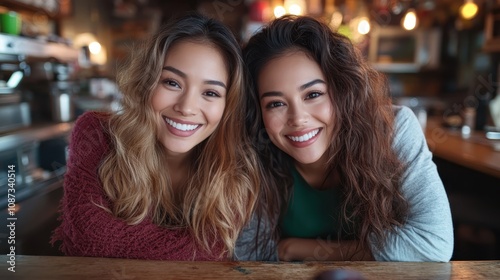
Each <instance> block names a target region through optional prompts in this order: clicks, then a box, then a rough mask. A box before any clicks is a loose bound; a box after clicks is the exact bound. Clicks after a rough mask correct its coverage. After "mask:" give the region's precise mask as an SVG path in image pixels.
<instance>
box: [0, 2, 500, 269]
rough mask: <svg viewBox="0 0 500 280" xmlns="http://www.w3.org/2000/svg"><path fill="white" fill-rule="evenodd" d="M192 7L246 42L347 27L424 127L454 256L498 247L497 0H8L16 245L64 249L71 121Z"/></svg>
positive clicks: (3, 122) (0, 146)
mask: <svg viewBox="0 0 500 280" xmlns="http://www.w3.org/2000/svg"><path fill="white" fill-rule="evenodd" d="M189 10H197V11H200V12H202V13H205V14H207V15H209V16H211V17H214V18H217V19H219V20H221V21H223V22H224V23H225V24H227V25H228V26H229V27H230V28H231V30H232V31H233V32H234V34H235V35H236V37H237V38H238V40H239V41H240V43H241V45H242V46H243V45H244V44H245V42H246V40H248V38H249V37H250V36H251V35H252V33H253V32H255V30H257V29H258V28H260V27H261V26H262V25H264V24H266V22H268V21H270V20H272V19H273V18H276V17H280V16H282V15H284V14H298V15H309V16H312V17H315V18H318V19H320V20H322V21H325V22H326V23H328V24H329V25H330V27H331V28H332V29H333V30H336V31H338V32H340V33H342V34H344V35H346V36H347V37H349V38H350V39H351V40H352V42H353V43H354V44H355V45H356V46H357V47H358V48H359V49H360V51H361V52H362V53H363V55H364V56H365V57H366V59H367V60H368V61H369V62H370V63H371V64H372V65H373V66H374V67H375V68H376V69H378V70H379V71H381V72H383V73H384V74H385V75H386V76H387V78H388V81H389V84H390V89H391V95H392V98H393V102H394V103H395V104H402V105H406V106H409V107H410V108H411V109H412V110H413V111H414V112H415V114H416V115H417V117H418V119H419V121H420V123H421V125H422V129H423V130H424V132H425V135H426V138H427V141H428V144H429V147H430V149H431V150H432V151H433V153H434V161H435V163H436V165H437V167H438V170H439V173H440V175H441V178H442V179H443V182H444V184H445V188H446V190H447V193H448V195H449V199H450V203H451V208H452V214H453V219H454V227H455V252H454V255H453V259H454V260H466V259H468V260H471V259H475V260H481V259H500V203H498V199H499V198H500V94H499V93H498V92H499V91H500V90H499V83H500V74H499V68H500V61H499V57H500V0H403V1H395V0H310V1H305V0H284V1H283V0H189V1H172V0H164V1H163V0H40V1H38V0H0V221H4V222H5V221H7V209H8V208H9V207H14V205H10V206H9V201H8V193H7V189H8V182H9V181H8V177H7V174H8V173H7V169H8V166H9V165H15V170H16V185H15V189H16V193H15V195H16V202H15V211H16V217H17V224H16V225H17V227H16V248H17V254H25V255H59V254H60V253H59V252H58V251H57V249H56V248H53V247H51V246H50V245H49V244H48V242H49V237H50V234H51V231H52V230H53V229H54V227H55V226H56V224H57V220H56V219H57V210H58V204H59V200H60V198H61V196H62V184H63V180H64V173H65V166H66V157H67V152H68V151H67V147H68V136H69V134H70V132H71V129H72V126H73V123H74V121H75V119H76V118H78V116H79V115H81V114H82V113H83V112H85V111H87V110H99V111H116V110H119V108H120V96H121V94H120V91H119V89H118V88H117V86H116V84H115V74H116V71H117V69H118V68H119V67H120V65H121V64H122V63H123V62H124V61H125V60H126V59H127V56H128V55H129V53H130V51H131V50H132V49H133V48H134V44H136V43H138V42H140V41H141V40H143V39H144V38H146V37H147V36H149V35H150V34H152V33H154V32H155V31H156V30H157V29H158V28H159V27H160V26H161V25H162V24H163V23H165V22H167V21H168V20H169V19H170V18H172V17H174V16H176V15H179V14H182V13H184V12H185V11H189ZM7 230H8V228H6V227H5V226H2V227H0V252H1V253H2V254H3V253H7V252H8V251H7V250H8V244H7V243H8V242H7V241H8V234H9V233H8V232H7Z"/></svg>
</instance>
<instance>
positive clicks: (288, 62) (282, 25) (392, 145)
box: [243, 16, 453, 261]
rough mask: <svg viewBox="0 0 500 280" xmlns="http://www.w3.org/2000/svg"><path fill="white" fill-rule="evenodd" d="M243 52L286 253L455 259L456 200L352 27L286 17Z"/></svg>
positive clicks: (269, 193) (291, 256)
mask: <svg viewBox="0 0 500 280" xmlns="http://www.w3.org/2000/svg"><path fill="white" fill-rule="evenodd" d="M243 57H244V60H245V63H246V65H247V67H248V68H249V73H250V75H251V78H252V80H253V84H252V89H251V91H250V92H249V93H250V94H249V96H248V99H247V102H249V103H248V105H247V107H248V111H247V126H248V127H249V130H250V135H252V136H253V137H254V138H253V141H254V143H255V145H256V147H257V149H258V152H259V156H260V158H261V163H262V164H263V165H264V168H263V172H264V173H266V177H267V178H268V179H267V182H265V183H264V184H263V185H262V188H263V189H262V192H261V199H260V200H259V203H261V205H262V207H259V208H257V209H259V212H258V214H259V216H260V218H261V219H263V220H267V221H269V222H270V224H271V225H270V226H271V228H273V226H274V227H275V228H276V239H277V240H278V241H279V243H278V254H279V258H280V259H281V260H307V259H315V260H373V259H375V260H391V261H449V260H450V258H451V254H452V251H453V228H452V222H451V214H450V209H449V203H448V200H447V196H446V193H445V190H444V187H443V184H442V182H441V180H440V178H439V175H438V173H437V169H436V166H435V165H434V163H433V162H432V154H431V152H430V151H429V149H428V147H427V145H426V141H425V138H424V136H423V133H422V130H421V128H420V126H419V123H418V121H417V120H416V117H415V116H414V115H413V113H412V111H411V110H410V109H408V108H406V107H396V106H392V104H391V99H390V95H389V90H388V86H387V81H386V79H385V77H384V76H383V75H381V74H380V73H378V72H377V71H375V70H374V69H372V68H371V67H370V66H369V65H368V64H367V63H366V62H365V60H364V58H363V57H362V56H361V54H360V52H359V51H358V50H357V49H356V48H355V47H354V46H353V45H352V43H351V42H350V41H349V39H348V38H346V37H344V36H342V35H340V34H338V33H335V32H332V31H331V30H330V28H329V27H328V26H327V25H326V24H323V23H321V22H319V21H317V20H315V19H313V18H309V17H296V16H285V17H282V18H278V19H275V20H274V21H272V22H271V23H270V24H269V25H268V26H265V27H264V28H263V29H261V30H260V31H259V32H257V33H256V34H255V35H253V36H252V37H251V39H250V40H249V42H248V44H247V45H246V46H245V48H244V51H243ZM252 91H253V92H252Z"/></svg>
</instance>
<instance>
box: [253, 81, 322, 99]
mask: <svg viewBox="0 0 500 280" xmlns="http://www.w3.org/2000/svg"><path fill="white" fill-rule="evenodd" d="M315 84H326V83H325V81H323V80H321V79H316V80H313V81H310V82H308V83H305V84H303V85H301V86H300V87H299V90H300V91H303V90H305V89H307V88H310V87H312V86H314V85H315ZM271 96H278V97H280V96H283V93H282V92H280V91H269V92H265V93H263V94H262V95H261V96H260V99H263V98H265V97H271Z"/></svg>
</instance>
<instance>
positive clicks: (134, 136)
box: [53, 14, 260, 260]
mask: <svg viewBox="0 0 500 280" xmlns="http://www.w3.org/2000/svg"><path fill="white" fill-rule="evenodd" d="M243 71H244V65H243V60H242V57H241V49H240V46H239V44H238V43H237V41H236V39H235V38H234V35H233V34H232V33H231V31H230V30H229V29H228V28H227V27H226V26H224V25H223V24H222V23H220V22H219V21H216V20H214V19H210V18H207V17H204V16H201V15H199V14H190V15H187V16H184V17H182V18H180V19H178V20H177V21H175V22H171V23H170V24H168V25H167V26H165V27H164V28H162V29H161V30H159V31H158V33H157V34H156V35H155V36H152V38H150V39H149V40H148V41H146V42H145V43H144V44H143V45H142V46H140V47H139V48H137V49H136V50H134V51H133V52H132V57H131V58H130V62H129V64H128V66H127V67H126V68H124V70H123V71H121V72H120V74H119V76H118V84H119V86H120V89H121V91H122V93H123V102H122V105H123V109H122V110H121V111H119V112H116V113H113V114H108V113H99V112H87V113H85V114H84V115H82V116H80V117H79V118H78V120H77V121H76V124H75V127H74V129H73V132H72V136H71V142H70V149H69V160H68V170H67V173H66V176H65V179H64V197H63V200H62V208H61V212H62V216H61V221H62V223H61V225H60V226H59V227H58V228H57V229H56V231H55V234H54V236H53V242H56V241H61V242H62V244H61V250H62V251H63V252H64V253H65V254H66V255H72V256H97V257H114V258H139V259H162V260H224V259H228V258H232V257H234V258H245V256H243V255H236V254H235V253H234V252H235V248H236V247H237V245H236V240H237V239H238V237H240V234H241V232H242V230H243V228H244V226H245V225H246V224H247V223H248V221H249V220H250V217H251V213H252V209H253V207H254V203H255V201H256V197H257V194H258V191H259V186H260V178H259V176H258V172H257V170H256V169H255V166H256V164H257V156H256V154H255V152H254V150H253V149H252V148H251V145H250V143H249V139H248V137H247V136H246V134H245V130H244V128H243V127H242V125H241V124H242V123H243V122H244V114H243V111H242V110H241V108H242V107H243V106H244V104H245V103H244V93H243V92H244V90H245V75H244V72H243ZM250 235H252V234H250ZM242 236H244V235H242ZM236 249H237V248H236Z"/></svg>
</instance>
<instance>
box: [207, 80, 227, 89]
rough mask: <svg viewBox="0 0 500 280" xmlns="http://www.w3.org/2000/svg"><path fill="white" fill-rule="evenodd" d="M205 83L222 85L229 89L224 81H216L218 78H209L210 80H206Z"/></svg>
mask: <svg viewBox="0 0 500 280" xmlns="http://www.w3.org/2000/svg"><path fill="white" fill-rule="evenodd" d="M204 84H207V85H215V86H221V87H223V88H225V89H227V87H226V85H225V84H224V83H223V82H220V81H216V80H208V81H205V82H204Z"/></svg>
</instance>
